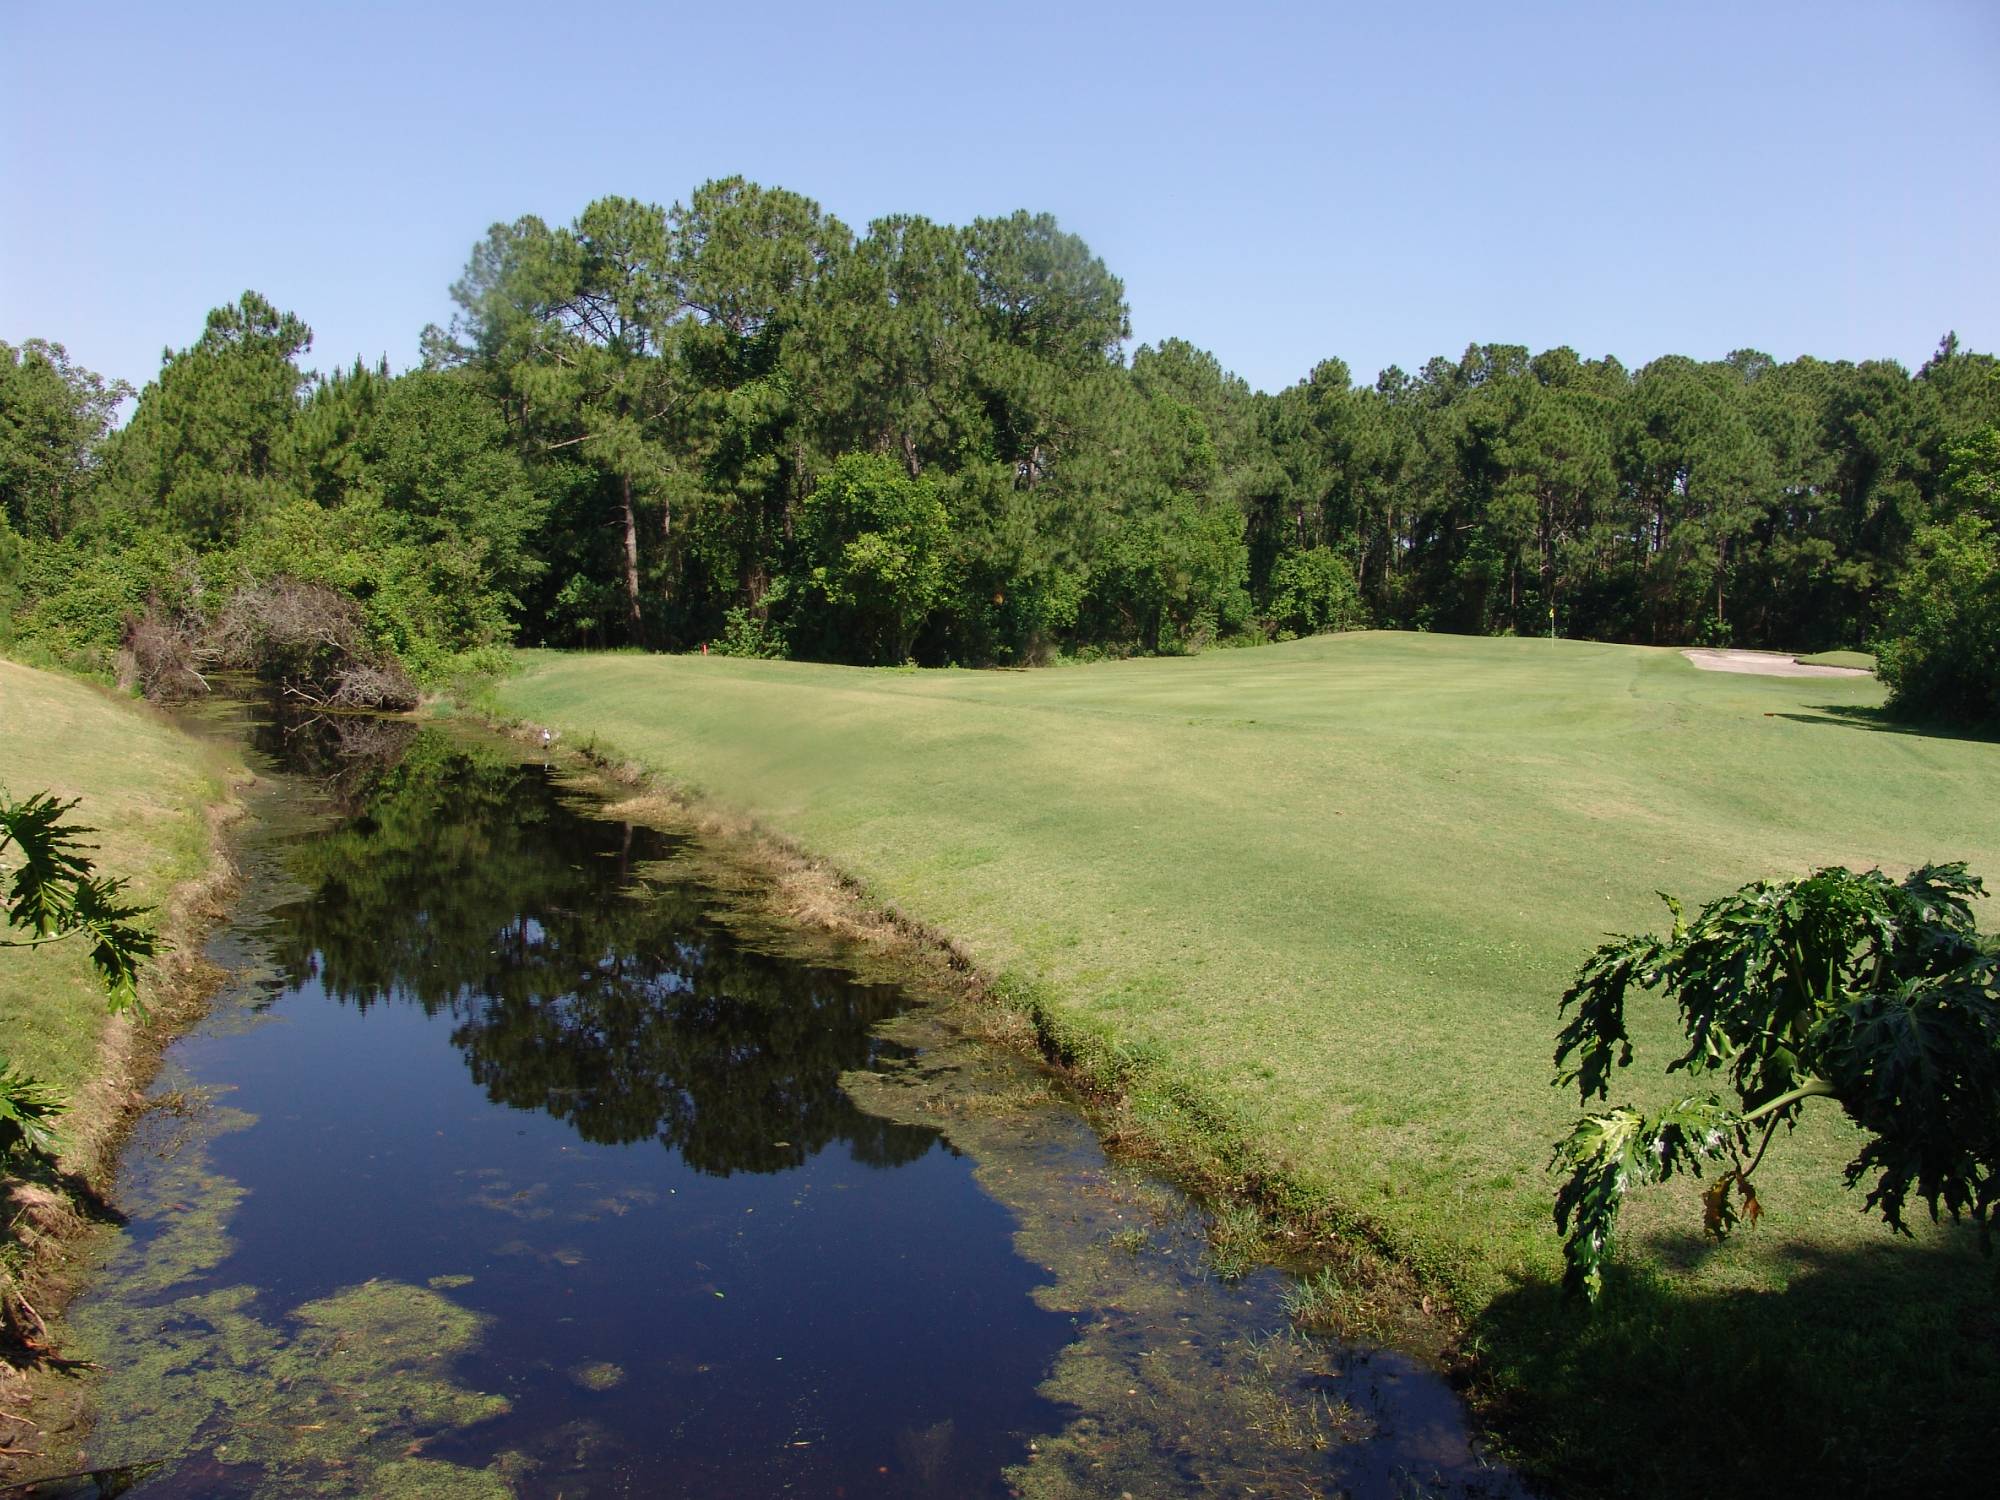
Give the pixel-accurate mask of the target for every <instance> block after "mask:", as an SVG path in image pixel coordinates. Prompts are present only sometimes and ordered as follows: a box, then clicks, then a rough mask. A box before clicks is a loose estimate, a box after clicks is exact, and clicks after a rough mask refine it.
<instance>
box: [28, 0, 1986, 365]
mask: <svg viewBox="0 0 2000 1500" xmlns="http://www.w3.org/2000/svg"><path fill="white" fill-rule="evenodd" d="M0 78H4V79H5V82H6V87H5V94H6V96H7V103H6V105H5V110H4V116H5V120H6V124H5V126H4V133H0V339H5V340H7V341H9V342H18V341H19V340H21V339H24V338H28V337H42V338H50V339H54V340H57V341H59V342H62V343H64V344H66V345H67V346H68V348H69V350H70V353H71V355H72V357H73V358H75V359H77V360H79V361H81V362H82V363H83V364H85V365H87V366H89V367H91V368H94V369H97V370H100V371H102V372H104V373H106V374H108V375H116V376H122V377H124V378H125V379H128V380H131V381H133V382H134V383H135V384H136V383H140V382H143V381H144V380H146V379H147V378H149V377H150V376H151V375H152V374H153V373H154V372H155V371H156V369H157V367H158V361H159V355H160V351H161V349H162V348H163V347H164V346H167V345H173V346H176V347H178V346H181V345H185V344H187V343H190V342H192V341H193V339H194V338H195V337H196V336H197V335H198V334H199V332H200V328H201V322H202V317H203V314H204V313H205V312H206V310H207V309H208V308H209V307H211V306H213V305H215V304H216V303H219V302H224V301H228V300H230V299H232V298H234V297H235V296H236V294H237V293H239V292H241V291H243V290H244V289H245V288H250V287H254V288H256V289H257V290H259V291H261V292H263V293H264V294H265V295H267V296H269V297H270V298H271V299H272V300H273V301H275V302H277V303H278V304H279V305H280V306H282V307H285V308H288V309H290V310H292V311H295V312H297V313H299V314H300V315H301V316H302V317H304V318H305V319H306V321H307V322H308V323H310V324H311V325H312V326H313V328H314V330H315V332H316V334H317V337H316V339H315V343H314V349H313V353H312V355H311V356H310V358H309V360H308V362H309V363H311V364H314V365H317V366H320V367H322V368H324V367H328V366H331V365H333V364H338V363H344V362H346V361H348V360H350V359H352V358H353V357H354V356H355V355H357V354H360V355H363V356H366V357H368V358H370V359H371V360H372V359H373V358H375V357H377V356H380V355H383V354H386V355H388V357H389V359H390V361H391V362H392V363H393V364H395V365H397V366H399V367H400V366H403V365H406V364H408V363H410V362H412V361H413V360H414V359H415V358H416V351H417V335H418V331H419V330H420V329H421V328H422V326H423V325H424V324H425V323H426V322H429V321H432V320H438V321H442V320H444V319H445V318H446V317H447V316H448V315H449V314H450V312H451V305H450V301H449V297H448V294H447V288H448V287H449V285H450V283H451V281H452V280H453V278H454V277H455V276H456V275H457V274H458V272H459V271H460V269H461V268H462V267H463V265H464V262H465V258H466V255H467V252H468V251H469V250H470V248H471V246H472V244H473V242H474V240H475V239H477V238H478V237H479V236H480V235H481V234H482V233H483V232H484V230H485V228H486V226H487V225H488V224H489V223H491V222H493V221H495V220H498V219H511V218H514V217H516V216H518V215H520V214H522V213H529V212H533V213H538V214H541V215H542V216H543V217H545V218H548V219H551V220H557V221H566V220H568V219H569V218H571V217H572V216H573V215H574V214H575V213H576V212H577V211H578V210H580V209H581V208H582V207H583V206H584V204H585V203H587V202H588V201H589V200H590V199H591V198H593V197H596V196H599V195H601V194H605V193H622V194H627V195H630V196H634V197H640V198H647V199H652V200H656V201H659V202H661V203H671V202H672V201H673V200H674V199H676V198H681V197H685V196H686V194H687V193H688V192H689V191H690V189H692V188H693V187H694V186H695V185H696V184H697V183H699V182H701V181H703V180H704V179H707V178H710V177H718V176H725V175H728V174H731V173H742V174H744V175H746V176H748V177H751V178H753V179H755V180H757V181H760V182H764V183H767V184H774V185H780V186H784V187H788V188H792V189H794V190H796V191H799V192H803V193H806V194H808V195H810V196H812V197H814V198H816V199H818V200H819V202H820V203H821V204H822V205H823V206H825V207H826V208H827V209H828V210H829V211H830V212H833V213H835V214H838V215H839V216H840V217H841V218H843V219H845V220H846V221H847V222H848V223H849V224H850V225H852V226H854V227H855V228H856V229H859V228H861V227H863V226H865V224H866V223H867V221H868V220H869V219H871V218H873V217H875V216H877V215H880V214H884V213H889V212H910V213H922V214H927V215H929V216H930V217H932V218H935V219H940V220H946V221H950V222H964V221H966V220H968V219H970V218H973V217H975V216H978V215H982V214H1004V213H1008V212H1011V211H1012V210H1013V209H1015V208H1028V209H1031V210H1047V211H1049V212H1052V213H1054V214H1055V215H1056V216H1057V217H1058V218H1059V219H1060V220H1061V222H1062V223H1063V225H1064V227H1065V228H1068V229H1070V230H1072V231H1074V232H1076V233H1078V234H1081V235H1082V236H1083V237H1084V238H1085V239H1086V240H1088V241H1089V242H1090V244H1091V246H1092V247H1093V248H1094V249H1095V250H1096V251H1097V252H1098V253H1099V254H1100V255H1102V256H1103V257H1104V259H1105V260H1106V262H1107V263H1108V264H1109V265H1110V267H1111V269H1112V270H1113V271H1115V272H1116V273H1118V274H1119V275H1120V276H1122V277H1123V278H1124V281H1125V286H1126V292H1127V296H1128V299H1129V301H1130V303H1131V306H1132V325H1133V333H1134V342H1135V344H1136V343H1137V342H1140V341H1148V340H1154V341H1156V340H1159V339H1161V338H1166V337H1170V336H1179V337H1182V338H1186V339H1189V340H1191V341H1193V342H1194V343H1196V344H1199V345H1201V346H1202V347H1204V348H1207V349H1210V350H1213V351H1214V352H1215V354H1216V355H1217V357H1218V358H1220V359H1221V361H1222V362H1223V364H1224V365H1225V366H1227V367H1228V368H1230V369H1233V370H1235V371H1237V372H1238V373H1240V374H1242V375H1243V376H1244V377H1245V378H1247V379H1248V380H1250V381H1251V383H1252V384H1254V385H1257V386H1260V387H1263V388H1265V389H1277V388H1279V387H1282V386H1284V385H1287V384H1289V383H1291V382H1292V381H1294V380H1297V379H1300V378H1302V377H1303V376H1304V375H1305V374H1306V373H1307V372H1308V371H1309V370H1310V369H1311V367H1312V366H1313V365H1314V364H1315V363H1317V362H1318V361H1319V360H1321V359H1324V358H1326V357H1328V356H1336V355H1337V356H1339V357H1341V358H1343V359H1345V360H1346V361H1347V362H1348V364H1349V365H1350V366H1351V367H1352V368H1353V370H1354V371H1355V373H1356V375H1357V378H1362V379H1366V378H1372V376H1373V375H1374V373H1375V372H1376V371H1377V370H1378V369H1379V368H1380V367H1382V366H1384V365H1387V364H1390V363H1398V364H1401V365H1403V366H1404V367H1406V368H1414V367H1416V366H1418V365H1420V364H1422V362H1423V361H1424V360H1425V359H1426V358H1428V357H1429V356H1430V355H1432V354H1438V353H1444V354H1451V355H1456V354H1457V353H1458V351H1459V350H1461V349H1462V348H1463V347H1464V346H1465V345H1466V344H1467V343H1468V342H1471V341H1475V340H1477V341H1495V342H1509V343H1523V344H1528V345H1530V346H1532V347H1534V348H1536V349H1540V348H1545V347H1548V346H1551V345H1555V344H1563V343H1566V344H1570V345H1572V346H1574V347H1575V348H1577V349H1578V350H1579V351H1581V352H1582V353H1584V354H1587V355H1596V354H1603V353H1612V354H1616V355H1617V356H1619V357H1620V358H1621V359H1623V360H1625V361H1626V362H1627V363H1629V364H1633V365H1637V364H1640V363H1643V362H1644V361H1646V360H1648V359H1651V358H1654V357H1656V356H1658V355H1660V354H1663V353H1669V352H1673V353H1686V354H1692V355H1696V356H1698V357H1717V356H1720V355H1722V354H1724V353H1727V352H1728V351H1729V350H1730V349H1732V348H1737V347H1742V346H1754V347H1757V348H1761V349H1764V350H1765V351H1767V352H1769V353H1771V354H1774V355H1777V356H1778V357H1780V358H1790V357H1792V356H1795V355H1798V354H1801V353H1813V354H1818V355H1821V356H1823V357H1827V358H1856V359H1858V358H1867V357H1878V356H1886V357H1891V358H1896V359H1900V360H1903V361H1904V362H1905V363H1907V364H1911V365H1915V364H1916V363H1918V362H1920V361H1921V360H1922V359H1923V358H1924V357H1925V356H1926V355H1927V354H1928V353H1929V352H1930V350H1931V348H1932V347H1933V346H1934V344H1935V343H1936V341H1937V338H1938V336H1939V335H1940V334H1942V333H1943V332H1944V331H1945V330H1946V329H1947V328H1956V329H1957V330H1958V332H1959V334H1960V336H1961V338H1962V339H1963V341H1964V342H1965V343H1967V344H1968V345H1970V346H1972V347H1975V348H1980V349H1986V350H1992V349H1995V348H1996V347H2000V274H1996V270H1995V267H1996V266H2000V126H1996V120H2000V110H1996V105H2000V5H1994V4H1992V3H1990V0H1902V3H1881V0H1877V3H1873V4H1866V5H1849V4H1844V3H1825V0H1823V3H1818V4H1804V5H1779V4H1766V5H1760V4H1756V3H1751V0H1744V3H1739V4H1731V5H1705V4H1675V5H1644V4H1606V3H1602V0H1600V3H1596V4H1586V5H1557V4H1534V3H1515V4H1509V5H1498V4H1493V3H1485V4H1442V3H1437V4H1414V3H1406V4H1396V5H1391V4H1388V3H1378V4H1374V5H1368V6H1353V5H1341V4H1318V5H1302V4H1292V5H1258V4H1254V3H1253V4H1239V5H1235V6H1231V7H1228V8H1227V13H1226V14H1225V8H1224V7H1222V6H1220V5H1214V6H1183V5H1179V4H1175V3H1171V0H1165V3H1156V4H1152V5H1147V6H1133V7H1130V8H1126V7H1117V8H1113V7H1109V6H1097V5H1092V4H1090V3H1088V0H1072V3H1069V4H1057V5H1043V4H1008V5H1003V6H984V7H976V8H975V7H967V6H945V5H918V4H910V3H900V4H871V3H866V0H848V3H844V4H837V5H836V4H818V5H795V4H769V5H762V4H754V3H744V0H737V3H734V4H724V5H714V4H711V5H706V6H690V5H637V4H591V3H587V0H585V3H577V4H571V5H555V4H548V3H544V4H539V5H520V4H511V3H506V0H489V3H484V4H478V5H463V6H459V5H449V6H448V5H443V4H433V5H418V4H405V5H369V4H346V5H321V4H312V3H297V4H271V3H268V0H266V3H262V4H258V5H224V4H202V3H199V0H190V3H185V4H177V5H162V4H158V3H148V4H127V3H120V0H110V3H99V4H91V5H79V4H76V3H74V0H64V3H44V0H0Z"/></svg>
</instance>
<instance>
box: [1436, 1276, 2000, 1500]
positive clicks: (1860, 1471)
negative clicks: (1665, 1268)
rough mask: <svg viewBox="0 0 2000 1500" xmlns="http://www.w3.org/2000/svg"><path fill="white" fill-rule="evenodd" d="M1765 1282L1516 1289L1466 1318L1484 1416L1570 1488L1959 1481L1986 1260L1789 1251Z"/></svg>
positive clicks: (1988, 1334) (1612, 1490) (1987, 1359)
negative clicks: (1781, 1270) (1785, 1281)
mask: <svg viewBox="0 0 2000 1500" xmlns="http://www.w3.org/2000/svg"><path fill="white" fill-rule="evenodd" d="M1794 1261H1795V1269H1794V1272H1793V1275H1792V1278H1791V1282H1790V1285H1789V1286H1788V1287H1787V1288H1786V1289H1785V1290H1783V1291H1751V1290H1745V1289H1729V1290H1715V1291H1689V1290H1686V1289H1681V1288H1673V1287H1670V1286H1668V1285H1666V1284H1665V1283H1663V1282H1661V1281H1657V1280H1653V1279H1650V1278H1647V1277H1645V1276H1643V1275H1640V1274H1636V1273H1626V1274H1622V1275H1616V1276H1614V1277H1612V1278H1609V1279H1608V1280H1607V1284H1606V1287H1605V1293H1604V1298H1603V1300H1602V1301H1601V1302H1600V1303H1599V1304H1598V1306H1597V1307H1595V1308H1588V1307H1586V1306H1585V1305H1584V1304H1582V1303H1579V1302H1573V1301H1568V1300H1566V1299H1564V1298H1563V1296H1562V1294H1561V1292H1560V1290H1559V1289H1558V1288H1556V1287H1554V1286H1552V1285H1548V1284H1546V1283H1528V1282H1523V1283H1521V1284H1519V1285H1517V1286H1516V1287H1515V1288H1514V1289H1513V1290H1512V1291H1509V1292H1506V1293H1504V1294H1502V1295H1501V1296H1500V1297H1499V1298H1498V1299H1496V1300H1495V1301H1494V1303H1493V1304H1492V1306H1491V1307H1489V1308H1488V1309H1487V1311H1486V1313H1485V1314H1484V1315H1483V1316H1482V1317H1481V1318H1479V1319H1478V1321H1477V1322H1476V1323H1475V1324H1474V1326H1473V1328H1472V1330H1471V1335H1472V1340H1473V1347H1474V1348H1476V1349H1478V1350H1479V1351H1480V1354H1481V1359H1482V1363H1483V1366H1484V1369H1485V1371H1486V1376H1487V1379H1486V1381H1485V1382H1484V1383H1485V1385H1486V1387H1487V1391H1488V1393H1489V1395H1488V1408H1489V1409H1488V1410H1487V1412H1486V1413H1485V1415H1486V1417H1487V1419H1488V1421H1489V1423H1490V1424H1491V1425H1492V1426H1493V1427H1494V1428H1496V1429H1497V1430H1498V1431H1499V1433H1500V1434H1501V1435H1502V1437H1503V1438H1504V1439H1507V1440H1509V1441H1510V1443H1511V1444H1512V1445H1514V1446H1517V1447H1518V1448H1519V1449H1520V1450H1521V1451H1522V1452H1523V1453H1525V1454H1526V1455H1528V1456H1529V1457H1530V1459H1531V1460H1533V1462H1532V1467H1531V1468H1530V1469H1529V1470H1528V1472H1529V1474H1530V1477H1531V1479H1533V1480H1535V1481H1537V1482H1540V1483H1544V1484H1547V1485H1550V1486H1552V1487H1553V1488H1554V1489H1555V1490H1556V1491H1557V1492H1558V1493H1561V1494H1569V1495H1596V1494H1619V1495H1629V1496H1635V1497H1666V1496H1670V1495H1671V1496H1675V1497H1682V1496H1686V1495H1689V1494H1712V1495H1722V1494H1758V1493H1762V1494H1813V1495H1862V1494H1869V1495H1883V1494H1925V1493H1934V1492H1939V1491H1960V1490H1963V1489H1965V1488H1966V1487H1967V1483H1968V1481H1969V1480H1970V1479H1971V1477H1972V1476H1974V1475H1976V1474H1978V1473H1981V1472H1987V1471H1988V1470H1989V1468H1990V1465H1991V1463H1992V1460H1993V1454H1994V1448H1995V1422H1996V1419H1995V1413H1996V1412H2000V1309H1996V1296H1995V1292H1996V1287H1997V1286H2000V1281H1997V1280H1996V1271H1995V1263H1994V1262H1989V1261H1984V1260H1981V1259H1980V1258H1979V1257H1977V1256H1972V1257H1968V1256H1967V1255H1966V1254H1965V1253H1964V1252H1963V1251H1962V1250H1960V1249H1957V1248H1954V1247H1951V1246H1946V1247H1943V1248H1938V1249H1932V1248H1930V1247H1923V1246H1912V1245H1909V1244H1907V1243H1903V1244H1894V1245H1880V1246H1868V1247H1864V1248H1860V1249H1856V1250H1851V1251H1845V1252H1841V1253H1837V1254H1833V1253H1814V1252H1811V1251H1806V1250H1801V1251H1800V1252H1798V1253H1797V1255H1796V1256H1795V1257H1794Z"/></svg>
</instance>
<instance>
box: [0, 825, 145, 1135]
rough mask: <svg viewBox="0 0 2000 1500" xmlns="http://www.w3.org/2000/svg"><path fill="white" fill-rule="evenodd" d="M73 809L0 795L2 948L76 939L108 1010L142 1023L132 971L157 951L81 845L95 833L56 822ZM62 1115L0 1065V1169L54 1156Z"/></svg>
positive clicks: (136, 909)
mask: <svg viewBox="0 0 2000 1500" xmlns="http://www.w3.org/2000/svg"><path fill="white" fill-rule="evenodd" d="M75 806H76V803H75V801H74V800H72V801H69V802H63V801H59V800H57V799H56V797H54V796H53V795H52V794H50V793H48V792H39V793H37V794H35V795H34V796H32V797H30V798H28V799H27V801H25V802H14V801H12V800H10V799H9V798H8V797H7V796H6V794H5V793H4V792H0V900H3V901H4V911H5V916H6V921H5V923H4V925H0V948H39V947H45V946H47V945H48V944H51V943H59V942H64V941H66V940H68V939H70V938H82V939H83V940H84V941H85V942H87V943H88V944H89V945H90V962H91V966H92V967H93V968H94V969H95V970H96V971H97V977H98V980H99V983H100V984H101V985H102V986H103V989H104V993H105V999H106V1003H107V1004H108V1006H109V1008H110V1009H111V1010H112V1011H113V1012H117V1011H122V1010H127V1009H132V1010H138V1011H140V1012H141V1013H142V1014H143V1013H144V1007H143V1006H142V1005H141V1004H140V1001H139V991H138V980H139V966H140V964H141V963H143V962H144V961H145V960H146V959H148V958H151V957H153V956H154V955H155V954H157V953H158V952H159V949H160V941H159V939H158V938H157V937H155V936H154V935H153V934H152V933H150V932H148V931H146V930H145V929H144V928H143V927H141V926H139V925H138V921H139V919H140V918H142V917H143V916H145V914H146V911H147V908H145V907H141V906H134V905H132V904H131V903H129V902H128V901H127V900H126V899H125V897H124V891H125V881H124V880H123V879H114V878H109V877H106V876H102V875H99V874H98V873H97V872H96V869H95V867H94V866H93V865H92V863H91V861H90V860H89V859H88V858H87V857H86V855H85V850H86V849H87V848H88V847H89V846H87V845H85V844H83V843H81V842H80V840H81V837H82V836H83V835H84V834H87V833H91V832H94V831H95V830H93V829H90V828H85V827H80V826H77V825H74V824H66V823H65V822H64V821H63V820H64V818H65V817H66V816H67V815H68V814H69V813H70V811H71V810H72V809H74V808H75ZM10 851H11V852H12V858H11V859H9V858H8V856H9V853H10ZM19 933H24V934H26V935H25V936H17V935H15V934H19ZM64 1108H65V1102H64V1100H63V1097H62V1095H61V1094H60V1093H59V1092H58V1091H56V1090H55V1089H53V1088H51V1087H49V1086H48V1085H47V1084H44V1083H42V1082H41V1081H40V1080H38V1079H36V1078H34V1077H33V1076H31V1075H30V1074H28V1073H25V1072H23V1071H21V1070H20V1069H19V1068H17V1067H15V1066H14V1064H13V1062H12V1061H11V1060H10V1059H8V1058H7V1057H5V1056H0V1163H4V1162H6V1161H8V1160H9V1159H11V1158H12V1157H13V1155H14V1154H15V1153H16V1152H17V1151H24V1150H25V1151H27V1152H29V1153H31V1154H35V1155H46V1154H48V1153H49V1152H51V1151H52V1150H53V1149H54V1135H53V1131H52V1122H53V1121H54V1119H55V1117H56V1116H57V1115H58V1114H60V1113H61V1112H62V1110H63V1109H64Z"/></svg>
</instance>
